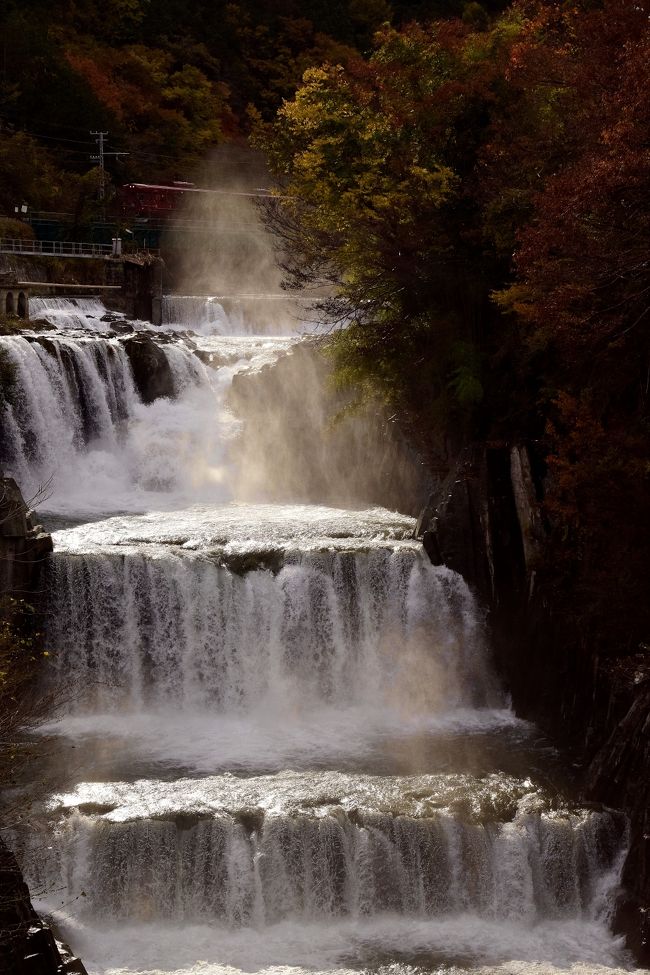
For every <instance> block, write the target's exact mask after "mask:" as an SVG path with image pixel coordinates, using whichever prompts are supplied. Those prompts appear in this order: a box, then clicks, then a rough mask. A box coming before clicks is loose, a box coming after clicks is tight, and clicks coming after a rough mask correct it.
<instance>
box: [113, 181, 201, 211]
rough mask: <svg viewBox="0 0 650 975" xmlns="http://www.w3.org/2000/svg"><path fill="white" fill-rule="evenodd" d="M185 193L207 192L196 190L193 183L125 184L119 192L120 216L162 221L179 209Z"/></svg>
mask: <svg viewBox="0 0 650 975" xmlns="http://www.w3.org/2000/svg"><path fill="white" fill-rule="evenodd" d="M187 192H192V193H201V192H203V193H207V192H209V191H208V190H197V189H196V187H195V186H194V184H193V183H180V182H178V183H169V184H167V183H160V184H153V183H127V184H126V185H125V186H123V187H122V191H121V206H122V215H123V216H125V217H131V218H133V217H135V218H140V219H156V220H164V219H165V218H167V217H170V216H171V215H172V214H173V213H174V212H175V211H176V210H177V209H178V208H179V207H180V205H181V202H182V200H183V196H184V195H185V194H186V193H187Z"/></svg>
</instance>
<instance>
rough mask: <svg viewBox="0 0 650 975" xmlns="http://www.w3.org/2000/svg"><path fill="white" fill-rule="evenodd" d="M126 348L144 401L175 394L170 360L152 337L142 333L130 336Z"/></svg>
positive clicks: (147, 401)
mask: <svg viewBox="0 0 650 975" xmlns="http://www.w3.org/2000/svg"><path fill="white" fill-rule="evenodd" d="M124 349H125V352H126V354H127V355H128V357H129V361H130V363H131V369H132V371H133V378H134V380H135V384H136V386H137V389H138V392H139V393H140V396H141V397H142V400H143V402H145V403H153V401H154V400H156V399H158V398H159V397H161V396H167V397H169V398H172V397H173V396H174V393H175V388H174V376H173V374H172V370H171V367H170V365H169V361H168V359H167V356H166V355H165V353H164V352H163V350H162V349H161V348H160V346H159V345H158V344H157V343H156V342H154V341H153V339H152V338H150V337H149V336H148V335H143V334H142V333H139V334H137V335H133V336H130V337H129V338H127V339H126V340H125V342H124Z"/></svg>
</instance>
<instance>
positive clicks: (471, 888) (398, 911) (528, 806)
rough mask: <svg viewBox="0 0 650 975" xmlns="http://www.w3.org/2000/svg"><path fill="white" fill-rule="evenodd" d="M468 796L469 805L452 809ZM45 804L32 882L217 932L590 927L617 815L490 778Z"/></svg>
mask: <svg viewBox="0 0 650 975" xmlns="http://www.w3.org/2000/svg"><path fill="white" fill-rule="evenodd" d="M179 785H180V784H179ZM285 792H289V796H288V797H286V796H285V795H284V794H283V793H285ZM416 797H417V798H416ZM424 797H426V798H424ZM477 797H480V810H477V811H476V812H474V813H473V814H472V811H471V810H470V809H468V808H467V807H465V808H463V802H465V803H467V800H468V799H472V800H473V801H474V802H475V803H476V800H477ZM271 798H272V799H273V802H272V803H269V799H271ZM51 807H52V808H51V812H54V811H57V812H59V814H60V813H61V812H64V813H65V815H64V817H63V819H62V820H61V821H60V824H59V826H58V827H57V830H56V843H55V844H54V845H53V847H52V848H51V849H50V850H49V851H46V853H45V855H44V852H43V850H42V848H41V847H40V845H38V844H37V845H36V846H35V847H34V848H33V849H32V850H31V851H28V852H27V853H26V854H24V856H26V857H27V858H29V859H30V860H31V861H32V862H31V866H30V872H31V874H32V875H33V877H34V879H35V882H36V883H37V884H38V885H39V886H40V887H42V888H46V889H47V888H50V889H57V888H59V887H60V886H62V885H64V886H65V887H66V889H67V891H68V895H69V896H73V897H79V896H80V894H81V891H83V892H84V900H83V914H84V915H85V916H86V917H91V918H92V917H93V916H94V915H95V914H100V915H101V916H102V917H105V918H106V917H110V918H113V919H119V918H129V919H133V918H137V917H139V916H140V917H144V916H150V915H151V914H152V913H153V914H155V916H156V917H159V918H170V919H175V920H183V919H187V920H192V921H204V922H208V921H218V922H220V923H221V924H224V925H226V926H228V927H245V926H248V925H260V924H267V925H270V924H277V923H278V922H281V921H286V920H292V919H295V918H302V919H303V920H304V921H312V922H313V921H325V922H329V923H331V922H332V921H333V920H335V919H336V918H339V917H355V918H364V917H369V916H373V915H377V914H380V913H382V912H389V913H391V914H394V915H402V916H411V917H419V918H426V917H429V918H435V917H444V916H449V915H453V914H458V913H460V912H467V913H473V914H474V915H475V916H476V917H481V918H488V919H492V920H508V921H511V922H519V923H530V922H532V921H534V920H536V919H541V918H545V919H558V918H560V919H563V920H565V921H566V920H569V919H580V918H584V919H590V918H591V919H595V918H597V917H598V915H599V914H602V912H603V910H604V909H606V900H604V899H603V894H604V893H605V891H604V890H603V886H602V879H603V873H604V871H606V870H607V869H608V868H609V869H612V868H615V867H616V863H617V858H618V851H619V848H620V841H621V833H622V831H623V824H622V821H621V817H617V816H615V815H613V814H609V813H598V812H585V811H578V812H570V811H569V810H567V809H561V810H556V811H551V810H550V809H549V808H548V805H547V804H546V803H545V802H544V800H543V798H542V797H541V796H540V795H539V794H537V793H536V792H535V790H534V789H533V788H532V787H531V785H530V783H528V784H527V785H526V784H525V783H522V782H521V781H518V780H511V779H507V778H505V777H497V776H494V777H492V780H491V781H488V782H485V781H484V782H481V781H478V780H472V778H471V777H469V776H456V777H453V776H417V777H407V778H402V779H391V778H381V777H379V778H374V779H373V778H370V777H364V776H359V775H356V776H350V775H347V776H346V775H341V774H333V773H321V774H320V775H314V774H313V773H312V774H304V773H303V774H296V773H285V775H284V776H269V777H265V778H252V779H244V780H238V779H232V778H225V779H224V778H208V779H199V780H186V781H185V782H184V783H183V784H182V788H180V787H179V788H177V789H176V791H175V792H174V790H173V789H172V788H170V786H169V784H167V783H160V782H159V783H157V782H155V781H149V782H147V783H146V784H145V783H135V784H134V785H133V786H128V785H108V784H100V785H95V784H92V783H88V784H85V785H83V786H81V787H80V788H79V789H78V790H76V792H75V793H72V794H68V795H63V796H61V797H55V798H54V799H53V800H52V802H51ZM152 807H157V815H156V817H155V818H151V816H150V815H148V813H149V810H151V809H152ZM436 807H437V808H436ZM505 817H508V819H507V820H506V819H505ZM82 850H83V855H81V851H82ZM145 891H146V899H145V901H144V903H143V892H145Z"/></svg>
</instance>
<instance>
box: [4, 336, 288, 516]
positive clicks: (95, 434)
mask: <svg viewBox="0 0 650 975" xmlns="http://www.w3.org/2000/svg"><path fill="white" fill-rule="evenodd" d="M290 342H291V339H288V340H286V341H285V342H284V343H282V342H281V341H277V340H276V341H275V342H270V343H269V342H264V341H263V342H261V343H259V342H255V341H253V342H248V343H246V342H242V341H240V342H239V343H238V344H237V346H236V348H235V350H234V351H233V349H232V346H231V345H229V344H227V350H226V353H225V354H226V355H228V356H229V357H230V364H229V365H228V366H227V367H225V368H223V369H220V370H219V371H216V370H214V369H211V368H209V367H206V366H205V365H204V364H203V363H202V362H201V361H200V360H199V359H198V358H197V357H196V356H195V355H194V354H193V352H192V351H191V349H189V348H188V347H187V346H186V345H184V344H181V343H165V344H163V345H162V346H161V348H162V350H163V353H164V355H165V357H166V359H167V362H168V366H169V369H170V371H171V374H172V377H173V382H174V391H175V395H174V398H173V399H170V398H165V397H162V398H159V399H156V400H154V402H152V403H143V402H142V399H141V397H140V395H139V393H138V391H137V390H136V387H135V383H134V379H133V373H132V370H131V365H130V361H129V358H128V355H127V353H126V351H125V349H124V346H123V344H122V343H121V342H120V341H119V339H117V338H111V337H95V338H92V339H90V338H88V337H87V336H85V335H84V336H80V335H67V334H65V333H56V334H51V335H48V336H47V337H35V336H30V337H29V338H26V337H22V336H10V337H0V355H2V358H3V362H5V363H6V364H7V367H8V369H9V371H10V376H11V382H10V385H9V387H8V390H7V391H6V393H5V397H4V401H3V402H0V410H1V411H2V436H1V438H0V460H1V461H2V465H3V468H4V470H5V472H6V473H7V474H11V475H13V476H14V477H16V479H17V480H18V481H19V483H20V484H21V486H22V488H23V491H24V493H25V494H27V495H29V496H32V495H35V494H36V493H37V492H38V489H39V486H40V485H42V484H45V483H50V482H51V488H50V491H49V497H48V499H47V501H46V503H45V505H44V507H45V508H46V509H48V510H51V511H56V512H59V513H65V514H79V513H82V512H86V513H98V512H107V511H147V510H151V509H152V508H153V509H156V508H174V507H178V506H183V505H184V504H187V503H190V502H192V501H197V500H202V499H204V500H206V501H208V500H211V501H215V500H216V501H222V500H226V499H228V498H229V497H230V496H231V485H230V483H229V468H228V464H227V449H228V443H229V440H230V439H231V438H232V436H234V435H235V434H236V432H237V429H238V423H237V421H236V419H235V418H234V417H233V416H232V414H231V413H230V412H229V411H228V410H227V408H226V405H225V403H224V396H225V393H226V391H227V389H228V387H229V385H230V383H231V381H232V378H233V376H234V375H235V373H236V372H237V371H241V370H242V369H251V368H258V367H259V365H261V364H265V363H267V362H268V361H270V360H271V359H272V357H273V355H277V354H279V352H280V351H281V350H283V349H284V348H286V347H287V346H288V345H289V344H290ZM212 350H213V351H212V352H210V353H209V354H211V355H217V354H219V353H218V351H217V350H216V349H215V344H214V342H212ZM235 357H236V358H235Z"/></svg>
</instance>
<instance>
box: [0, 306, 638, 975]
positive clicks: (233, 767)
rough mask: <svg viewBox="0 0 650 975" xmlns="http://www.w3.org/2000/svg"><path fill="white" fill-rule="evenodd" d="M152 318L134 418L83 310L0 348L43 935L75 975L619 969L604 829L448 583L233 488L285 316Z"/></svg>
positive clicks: (180, 314) (617, 822) (51, 313)
mask: <svg viewBox="0 0 650 975" xmlns="http://www.w3.org/2000/svg"><path fill="white" fill-rule="evenodd" d="M166 308H167V312H166V313H167V317H168V319H170V320H169V321H168V322H167V324H166V326H165V328H164V330H163V333H164V336H165V341H164V342H161V345H160V347H161V348H162V350H163V352H164V355H165V357H166V360H167V363H168V365H169V368H170V370H171V373H172V375H173V385H174V396H173V398H158V399H155V400H154V401H153V402H150V403H147V402H144V400H143V397H142V395H141V394H140V392H139V391H138V389H137V386H136V383H135V380H134V376H133V372H132V369H131V365H130V362H129V358H128V356H127V355H126V353H125V349H124V345H123V338H124V336H123V335H122V334H121V331H120V328H121V327H122V326H121V325H120V322H119V320H118V321H117V322H116V321H115V320H113V321H110V320H109V321H105V320H104V309H103V307H102V306H101V305H100V304H99V303H97V302H94V301H85V302H84V301H77V302H76V303H71V302H70V301H68V300H65V299H43V300H42V301H40V303H39V307H38V309H36V310H35V311H33V314H38V316H39V317H45V318H48V319H49V320H50V321H51V322H52V323H53V324H54V325H55V326H56V330H54V331H51V332H47V333H44V334H42V335H36V334H33V335H29V334H26V335H25V336H22V337H19V336H11V337H4V338H0V351H1V352H2V354H3V356H4V361H8V362H10V363H11V371H12V376H13V385H12V392H11V396H10V398H9V399H8V402H6V403H5V404H4V406H3V435H2V453H3V457H2V463H3V467H4V469H5V472H6V473H10V474H13V475H14V476H16V478H17V479H18V481H19V483H20V484H21V486H22V487H23V491H24V493H25V494H29V493H36V492H37V490H38V488H39V485H42V484H43V483H45V482H48V481H49V479H50V478H52V480H51V484H50V486H49V487H48V490H47V497H46V498H45V500H43V501H42V503H41V515H42V518H43V520H44V523H45V525H46V526H47V527H48V528H49V529H50V530H51V531H52V532H53V537H54V545H55V551H54V554H53V556H52V558H51V560H50V562H49V564H48V566H47V570H46V577H45V580H44V585H45V587H46V590H47V602H48V610H47V632H46V647H47V650H48V653H49V655H50V656H49V658H48V659H49V663H50V666H49V667H48V675H47V682H46V685H47V686H46V687H45V688H44V690H46V691H47V694H48V701H51V702H52V703H51V706H50V713H49V714H48V715H47V716H46V720H45V721H44V722H42V723H41V724H40V725H39V726H38V727H35V728H33V729H31V731H30V732H29V735H30V738H31V739H32V740H33V742H34V743H35V744H36V748H37V757H36V758H35V760H34V763H33V766H32V772H31V776H32V782H31V783H30V787H29V794H30V796H31V797H32V798H31V800H30V801H31V805H30V809H29V812H28V814H27V816H26V825H25V826H24V827H23V828H16V829H15V830H14V832H13V834H12V836H11V842H12V844H13V846H14V848H15V849H16V851H17V853H18V855H19V858H20V860H21V862H22V864H23V867H24V870H25V873H26V876H27V879H28V881H29V883H30V886H31V889H32V891H33V893H34V896H35V901H36V905H37V907H38V909H39V910H41V911H42V912H43V913H45V914H47V915H49V916H50V917H51V918H52V919H53V922H54V924H55V925H56V928H57V930H58V931H59V932H60V934H61V936H62V937H63V938H64V939H66V940H69V941H70V942H71V944H72V945H73V947H74V950H75V951H76V952H77V953H78V954H79V955H80V956H81V957H82V958H83V959H84V962H85V964H86V966H87V968H88V971H89V972H90V973H92V975H118V973H119V975H126V973H136V972H139V973H156V975H160V973H166V975H170V973H175V975H180V973H182V975H238V973H240V972H267V973H271V972H272V973H278V975H279V973H282V975H302V973H303V972H322V973H326V972H336V973H341V975H342V973H344V972H348V971H349V972H359V971H364V972H372V973H377V975H380V973H381V975H384V973H385V975H415V973H422V975H429V973H430V975H434V973H436V975H460V973H472V975H479V973H480V975H550V973H556V972H566V971H567V970H568V971H571V972H572V973H574V975H578V973H580V975H594V973H597V972H599V973H600V972H602V973H605V972H607V973H610V975H611V973H612V972H615V971H626V970H629V969H630V967H631V961H630V959H629V957H628V956H627V955H626V953H625V951H624V950H623V947H622V944H621V942H620V940H619V939H617V938H615V937H614V936H613V935H612V934H611V932H610V929H609V922H610V918H611V913H612V909H613V905H614V902H615V896H616V891H617V885H618V881H619V876H620V871H621V866H622V862H623V858H624V855H625V848H626V835H627V834H626V824H625V821H624V819H623V817H622V816H621V815H619V814H617V813H615V812H613V811H611V810H607V809H603V808H598V807H593V806H591V807H589V808H586V807H582V806H581V805H580V804H577V803H576V802H575V797H574V796H573V795H572V789H571V785H570V776H568V775H567V773H566V769H565V768H564V767H563V761H562V757H561V756H560V755H558V754H557V752H556V751H555V750H554V749H553V747H552V746H551V744H550V743H549V742H548V741H546V740H544V739H543V737H542V736H541V735H540V734H539V732H538V731H537V730H536V729H535V728H534V727H532V726H530V725H528V724H526V723H525V722H522V721H520V720H519V719H518V718H517V717H516V716H515V715H514V713H513V712H512V710H511V708H510V704H509V700H508V697H507V694H506V693H505V691H504V689H503V688H502V687H501V685H500V683H499V680H498V679H497V677H496V675H495V673H494V670H493V667H492V662H491V657H490V648H489V642H488V639H487V635H486V624H485V614H484V612H483V610H482V608H481V606H480V605H479V604H478V603H477V601H476V599H475V598H474V596H473V595H472V593H471V592H470V590H469V589H468V587H467V585H466V584H465V582H464V581H463V579H462V578H461V577H460V576H458V575H457V574H455V573H454V572H452V571H451V570H449V569H447V568H445V567H434V566H432V565H431V564H430V563H429V561H428V559H427V557H426V555H425V553H424V551H423V550H422V547H421V545H420V544H419V542H417V541H415V540H414V539H413V534H414V528H415V521H414V519H413V518H412V517H410V516H409V515H406V514H401V513H399V512H393V511H388V510H386V509H384V508H381V507H377V506H376V505H368V504H365V505H364V503H363V501H364V499H363V498H362V497H359V498H356V499H354V498H353V499H351V500H350V498H346V503H345V504H343V503H341V504H340V505H335V504H333V503H332V500H331V493H330V494H328V495H327V497H320V498H319V497H313V498H310V499H309V502H310V503H306V502H305V499H304V498H297V497H294V496H291V495H288V496H286V497H282V498H280V499H278V497H277V494H278V490H274V486H273V484H271V483H270V478H271V475H270V474H269V473H268V472H269V471H272V470H273V465H272V464H269V465H266V466H265V467H264V471H266V474H265V477H266V482H265V481H264V479H263V478H262V479H260V478H259V477H258V478H257V479H256V480H255V489H254V491H253V492H252V493H253V494H254V495H255V496H253V497H251V496H250V495H251V490H246V489H245V487H244V486H243V479H242V470H241V463H242V455H241V451H239V452H238V444H240V443H241V441H242V437H243V435H244V434H245V431H246V423H247V422H249V423H251V422H253V421H252V420H251V419H250V417H249V418H248V421H247V417H246V415H238V414H237V411H236V409H235V408H234V406H233V401H232V399H231V398H230V397H229V391H230V390H231V388H232V384H233V381H234V379H235V377H240V376H243V375H245V376H247V377H248V378H247V381H248V382H249V383H252V384H253V387H252V388H253V389H254V388H255V386H254V384H255V382H256V381H257V380H256V376H262V374H263V370H264V369H265V368H266V367H268V366H269V365H270V364H272V363H273V362H274V361H276V360H277V359H278V358H279V357H282V356H286V355H291V354H293V351H294V350H295V349H296V348H297V346H298V344H299V343H300V341H301V338H300V336H299V334H298V333H299V332H300V329H299V328H298V327H297V324H296V320H295V317H293V316H287V317H286V320H285V321H284V322H283V321H282V319H281V317H280V318H278V314H277V312H276V314H275V316H274V320H273V322H269V321H261V322H260V323H259V324H256V323H255V321H253V323H252V324H251V320H250V316H249V317H248V318H246V319H245V318H244V317H243V316H242V315H237V316H233V315H232V314H228V313H227V312H226V311H224V309H223V308H222V307H221V306H219V305H218V303H215V301H214V300H212V299H209V298H206V299H199V298H188V299H183V298H182V297H181V296H176V297H174V298H173V299H170V300H169V301H168V302H167V305H166ZM141 327H142V329H143V330H144V331H146V333H147V334H148V335H152V334H154V332H153V330H152V329H146V328H145V326H141ZM188 329H192V333H191V334H188V332H187V330H188ZM256 331H258V332H259V334H255V332H256ZM283 331H284V333H285V334H281V333H282V332H283ZM159 340H160V337H159V336H157V337H156V341H159ZM197 353H200V355H197ZM310 381H311V380H310ZM304 394H305V398H307V397H308V390H307V381H305V391H304ZM305 401H306V399H305ZM265 409H267V410H268V413H269V422H268V427H267V425H266V423H264V424H263V425H262V427H261V429H259V430H258V431H257V437H256V440H255V443H256V444H257V445H258V446H257V447H256V449H257V450H259V451H260V452H261V453H262V454H264V453H265V451H266V452H268V453H269V454H273V453H274V452H277V451H278V450H279V449H280V447H282V449H286V447H287V445H286V444H284V445H279V444H278V439H277V438H278V427H277V425H274V423H273V417H272V415H271V414H272V412H273V403H270V404H269V405H268V407H265ZM254 422H255V423H257V424H259V423H260V418H259V413H256V414H255V417H254ZM310 422H311V421H310ZM267 429H268V431H269V434H268V438H267V439H266V441H265V432H266V430H267ZM324 435H325V434H324V428H323V429H315V430H314V431H313V437H314V438H319V437H323V436H324ZM286 436H289V435H286ZM289 446H290V445H289ZM328 463H329V467H330V469H329V471H328V472H326V473H327V482H328V484H330V483H332V480H335V479H336V477H337V476H338V472H337V470H336V469H334V470H333V471H332V469H331V468H332V463H331V461H330V462H328ZM335 466H336V465H334V467H335ZM312 473H313V472H312ZM341 476H342V473H341ZM325 479H326V476H325V473H323V474H322V480H323V483H325ZM313 480H314V479H313V477H312V482H313ZM317 481H318V479H316V482H317ZM260 485H262V486H261V487H260ZM348 494H349V492H348ZM38 783H45V784H44V785H42V784H41V785H39V784H38Z"/></svg>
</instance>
